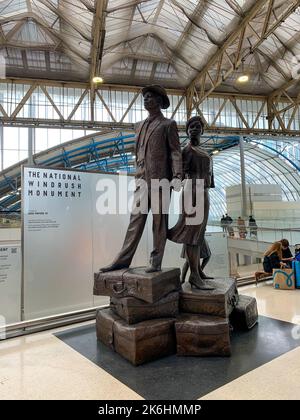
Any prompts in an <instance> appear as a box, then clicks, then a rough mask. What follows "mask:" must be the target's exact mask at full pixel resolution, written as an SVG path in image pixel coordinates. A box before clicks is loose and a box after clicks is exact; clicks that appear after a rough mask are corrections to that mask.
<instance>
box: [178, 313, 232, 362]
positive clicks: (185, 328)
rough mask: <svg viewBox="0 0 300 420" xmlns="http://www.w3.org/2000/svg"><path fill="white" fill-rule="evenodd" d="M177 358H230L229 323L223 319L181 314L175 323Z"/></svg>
mask: <svg viewBox="0 0 300 420" xmlns="http://www.w3.org/2000/svg"><path fill="white" fill-rule="evenodd" d="M175 330H176V341H177V355H178V356H230V354H231V347H230V334H229V323H228V320H227V319H225V318H220V317H215V316H209V315H193V314H182V315H180V316H179V317H178V318H177V320H176V322H175Z"/></svg>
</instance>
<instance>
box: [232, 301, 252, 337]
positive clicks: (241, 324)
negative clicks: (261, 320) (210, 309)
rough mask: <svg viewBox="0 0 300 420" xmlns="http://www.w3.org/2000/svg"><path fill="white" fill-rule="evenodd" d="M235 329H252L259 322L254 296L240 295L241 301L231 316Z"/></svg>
mask: <svg viewBox="0 0 300 420" xmlns="http://www.w3.org/2000/svg"><path fill="white" fill-rule="evenodd" d="M230 322H231V325H232V326H233V328H234V329H237V330H250V329H251V328H253V327H254V325H255V324H256V323H257V322H258V310H257V302H256V299H255V298H254V297H252V296H245V295H240V296H239V301H238V304H237V305H236V307H235V308H234V311H233V312H232V314H231V316H230Z"/></svg>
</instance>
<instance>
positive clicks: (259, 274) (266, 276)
mask: <svg viewBox="0 0 300 420" xmlns="http://www.w3.org/2000/svg"><path fill="white" fill-rule="evenodd" d="M254 277H255V284H256V286H257V283H258V282H259V281H260V280H261V279H265V280H271V279H272V277H273V274H272V273H266V272H265V271H256V273H255V274H254Z"/></svg>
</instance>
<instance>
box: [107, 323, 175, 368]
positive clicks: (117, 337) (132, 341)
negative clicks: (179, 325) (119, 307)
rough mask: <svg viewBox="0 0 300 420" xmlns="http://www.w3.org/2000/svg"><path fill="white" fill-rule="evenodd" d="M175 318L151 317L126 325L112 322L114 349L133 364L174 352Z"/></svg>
mask: <svg viewBox="0 0 300 420" xmlns="http://www.w3.org/2000/svg"><path fill="white" fill-rule="evenodd" d="M174 322H175V318H173V319H172V318H164V319H152V320H148V321H143V322H139V323H138V324H134V325H127V324H126V322H125V321H123V320H120V321H117V322H115V323H114V346H115V351H116V352H117V353H119V354H120V355H121V356H123V357H124V358H125V359H127V360H129V362H131V363H132V364H133V365H135V366H137V365H141V364H143V363H146V362H150V361H151V360H156V359H159V358H161V357H164V356H168V355H170V354H174V353H176V338H175V330H174Z"/></svg>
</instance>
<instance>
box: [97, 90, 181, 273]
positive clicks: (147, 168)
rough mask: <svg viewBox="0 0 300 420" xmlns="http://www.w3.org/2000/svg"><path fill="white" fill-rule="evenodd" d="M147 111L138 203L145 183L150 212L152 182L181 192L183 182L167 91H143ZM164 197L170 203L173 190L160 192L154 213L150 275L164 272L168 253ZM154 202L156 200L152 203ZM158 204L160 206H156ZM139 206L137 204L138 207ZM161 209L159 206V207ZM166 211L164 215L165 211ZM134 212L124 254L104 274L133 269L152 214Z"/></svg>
mask: <svg viewBox="0 0 300 420" xmlns="http://www.w3.org/2000/svg"><path fill="white" fill-rule="evenodd" d="M142 94H143V97H144V107H145V109H146V110H147V111H148V113H149V116H148V118H146V120H144V121H142V122H141V123H140V124H139V127H138V129H137V134H136V140H135V141H136V185H137V188H136V191H135V193H134V203H137V202H138V201H139V200H140V194H139V191H138V189H139V187H138V181H139V180H144V181H145V183H146V184H147V185H148V192H147V194H148V197H147V200H148V206H147V211H148V212H149V210H150V209H151V208H152V207H153V206H152V205H153V202H151V181H152V180H154V179H155V180H159V181H160V180H162V179H167V180H168V181H171V185H173V186H174V188H175V189H177V190H178V189H180V185H181V178H182V158H181V149H180V142H179V136H178V130H177V125H176V122H175V121H173V120H170V119H168V118H165V117H164V116H163V114H162V112H161V109H166V108H168V107H169V106H170V101H169V98H168V96H167V93H166V91H165V89H164V88H162V87H161V86H158V85H151V86H146V87H145V88H144V89H143V90H142ZM162 194H167V195H168V196H169V197H167V199H168V200H169V199H170V189H168V191H167V192H160V194H159V199H158V201H159V203H158V211H153V208H152V213H153V227H152V231H153V251H152V252H151V255H150V265H149V267H148V268H147V269H146V270H145V271H146V272H148V273H151V272H155V271H160V270H161V263H162V258H163V254H164V250H165V244H166V240H167V231H168V211H165V210H166V209H163V208H162V207H163V206H162V201H163V199H164V197H162ZM152 201H153V199H152ZM156 204H157V203H156ZM134 206H135V204H134ZM156 209H157V205H156ZM163 210H164V211H163ZM147 211H146V212H132V213H131V216H130V223H129V226H128V229H127V233H126V236H125V240H124V243H123V246H122V249H121V251H120V252H119V254H118V255H117V257H116V258H115V260H114V261H113V262H112V263H111V264H110V265H109V266H106V267H103V268H101V269H100V271H102V272H105V271H112V270H118V269H121V268H127V267H129V266H130V264H131V261H132V259H133V256H134V254H135V251H136V249H137V246H138V243H139V241H140V239H141V236H142V234H143V231H144V227H145V224H146V220H147V216H148V213H147Z"/></svg>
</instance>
